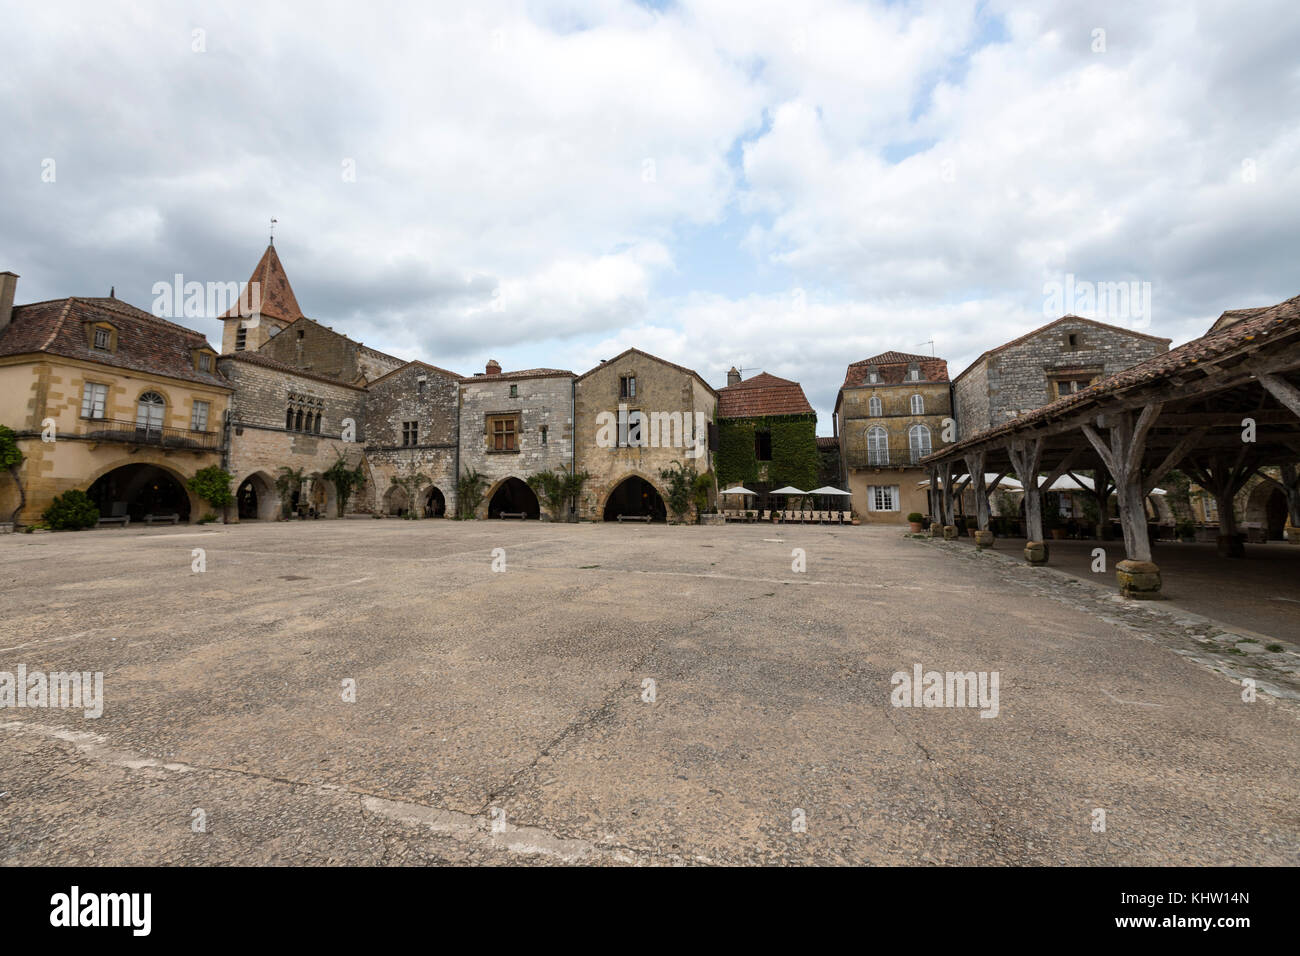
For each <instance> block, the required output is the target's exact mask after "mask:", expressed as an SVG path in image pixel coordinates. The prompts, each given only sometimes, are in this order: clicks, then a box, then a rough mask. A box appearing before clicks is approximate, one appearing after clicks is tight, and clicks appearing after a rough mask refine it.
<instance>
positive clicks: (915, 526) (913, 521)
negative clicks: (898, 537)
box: [907, 511, 925, 534]
mask: <svg viewBox="0 0 1300 956" xmlns="http://www.w3.org/2000/svg"><path fill="white" fill-rule="evenodd" d="M924 520H925V515H923V514H921V512H919V511H913V512H912V513H911V514H909V515H908V516H907V524H908V530H910V531H911V532H912V534H920V533H921V522H922V521H924Z"/></svg>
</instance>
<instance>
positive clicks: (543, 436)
mask: <svg viewBox="0 0 1300 956" xmlns="http://www.w3.org/2000/svg"><path fill="white" fill-rule="evenodd" d="M542 444H543V445H545V444H546V426H545V425H543V426H542Z"/></svg>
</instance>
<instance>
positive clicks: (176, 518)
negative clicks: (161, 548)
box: [144, 514, 181, 525]
mask: <svg viewBox="0 0 1300 956" xmlns="http://www.w3.org/2000/svg"><path fill="white" fill-rule="evenodd" d="M180 522H181V516H180V515H178V514H170V515H145V516H144V523H145V524H149V525H153V524H180Z"/></svg>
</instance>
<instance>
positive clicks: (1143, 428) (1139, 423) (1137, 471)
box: [1083, 402, 1162, 598]
mask: <svg viewBox="0 0 1300 956" xmlns="http://www.w3.org/2000/svg"><path fill="white" fill-rule="evenodd" d="M1161 407H1162V406H1161V405H1160V404H1158V403H1154V402H1153V403H1152V404H1150V405H1146V406H1144V407H1143V409H1142V411H1141V412H1140V413H1139V414H1138V415H1137V418H1136V420H1134V415H1133V412H1132V411H1123V412H1117V413H1115V414H1113V415H1111V416H1109V419H1108V427H1109V431H1110V441H1109V442H1106V441H1105V440H1103V439H1102V437H1101V436H1100V435H1099V434H1097V432H1096V431H1095V430H1094V429H1093V428H1092V426H1091V425H1087V424H1085V425H1084V426H1083V434H1084V435H1085V436H1086V437H1087V439H1088V441H1089V443H1091V445H1092V447H1093V448H1094V449H1095V450H1096V452H1097V455H1098V456H1099V457H1100V458H1101V460H1102V461H1103V462H1105V464H1106V467H1107V468H1108V469H1109V470H1110V473H1111V475H1112V476H1114V479H1115V496H1116V498H1117V499H1118V501H1119V521H1120V526H1121V527H1122V528H1123V529H1124V554H1125V558H1126V559H1125V560H1124V561H1121V562H1119V564H1117V565H1116V567H1115V574H1116V577H1117V578H1118V580H1119V584H1120V588H1121V590H1122V591H1123V592H1124V594H1125V595H1126V596H1127V597H1135V598H1151V597H1156V596H1158V595H1159V592H1160V569H1159V568H1158V567H1156V565H1155V564H1154V563H1153V562H1152V561H1151V541H1150V538H1149V537H1148V535H1147V513H1146V507H1145V505H1144V504H1143V499H1144V498H1145V496H1146V495H1145V490H1144V488H1143V481H1142V457H1143V455H1144V453H1145V452H1146V441H1147V434H1148V433H1149V432H1150V431H1151V426H1152V425H1154V424H1155V421H1156V418H1158V417H1159V415H1160V410H1161ZM1097 424H1098V426H1099V427H1106V426H1103V418H1102V417H1101V416H1099V417H1098V419H1097Z"/></svg>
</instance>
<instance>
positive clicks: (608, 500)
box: [595, 469, 668, 521]
mask: <svg viewBox="0 0 1300 956" xmlns="http://www.w3.org/2000/svg"><path fill="white" fill-rule="evenodd" d="M630 481H639V482H644V483H645V484H646V485H648V486H649V490H650V491H651V492H653V493H654V495H656V496H657V497H658V501H654V500H653V499H651V500H650V501H649V502H647V503H646V504H647V505H648V507H649V509H650V514H651V518H652V520H654V521H661V520H662V521H667V520H668V496H667V495H665V494H664V491H663V488H661V487H660V485H659V483H658V482H656V481H655V480H654V479H652V478H651V477H650V476H649V475H647V474H645V473H643V472H641V471H638V470H636V469H633V470H632V471H628V472H625V473H623V474H622V475H620V476H619V477H618V479H617V480H615V481H614V482H612V483H611V484H610V486H609V490H608V491H606V492H605V494H604V496H603V497H602V498H601V501H600V507H599V508H598V509H597V512H596V516H595V517H597V520H604V521H615V520H617V517H618V516H617V515H616V514H612V513H611V511H610V506H611V504H619V502H618V499H617V497H616V496H620V495H624V494H626V492H625V491H620V489H623V488H624V486H625V485H627V484H628V482H630ZM623 513H624V514H637V513H641V510H640V509H639V508H638V509H625V510H623Z"/></svg>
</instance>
